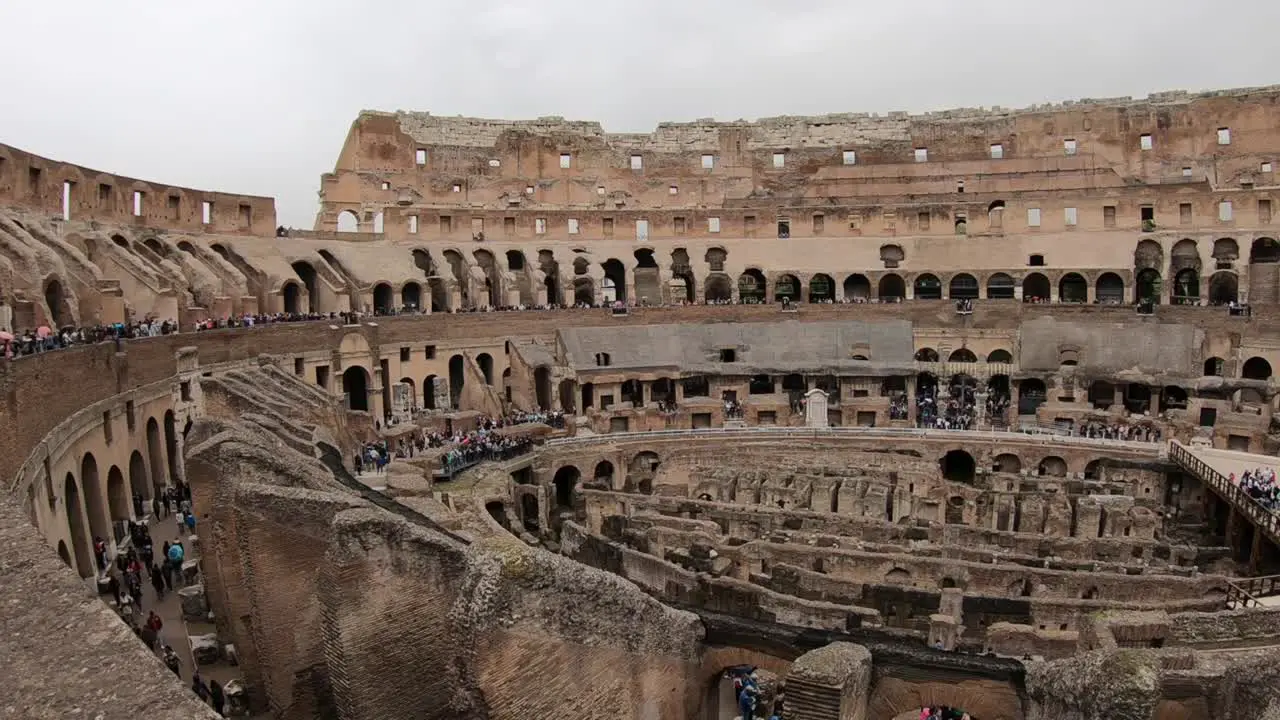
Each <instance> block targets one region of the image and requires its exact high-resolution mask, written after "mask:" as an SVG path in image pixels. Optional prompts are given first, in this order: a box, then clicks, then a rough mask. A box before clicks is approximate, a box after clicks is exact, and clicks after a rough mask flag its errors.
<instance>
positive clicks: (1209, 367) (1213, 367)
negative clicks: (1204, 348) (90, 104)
mask: <svg viewBox="0 0 1280 720" xmlns="http://www.w3.org/2000/svg"><path fill="white" fill-rule="evenodd" d="M1225 365H1226V361H1225V360H1223V359H1222V358H1220V357H1211V358H1209V359H1207V360H1205V361H1204V374H1205V375H1209V376H1214V377H1222V369H1223V367H1224V366H1225Z"/></svg>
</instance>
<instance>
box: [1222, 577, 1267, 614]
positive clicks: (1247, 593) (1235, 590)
mask: <svg viewBox="0 0 1280 720" xmlns="http://www.w3.org/2000/svg"><path fill="white" fill-rule="evenodd" d="M1276 595H1280V575H1267V576H1265V577H1255V578H1240V579H1238V580H1232V581H1231V582H1229V583H1227V607H1228V608H1230V609H1232V610H1240V609H1243V608H1251V607H1261V606H1262V602H1260V601H1261V599H1262V598H1268V597H1275V596H1276Z"/></svg>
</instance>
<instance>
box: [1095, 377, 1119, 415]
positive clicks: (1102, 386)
mask: <svg viewBox="0 0 1280 720" xmlns="http://www.w3.org/2000/svg"><path fill="white" fill-rule="evenodd" d="M1088 398H1089V404H1090V405H1092V406H1093V407H1094V408H1096V409H1098V410H1106V409H1107V408H1110V407H1111V406H1112V405H1114V404H1115V402H1116V386H1115V385H1112V384H1111V383H1109V382H1107V381H1105V380H1095V381H1094V382H1093V383H1091V384H1090V385H1089V392H1088Z"/></svg>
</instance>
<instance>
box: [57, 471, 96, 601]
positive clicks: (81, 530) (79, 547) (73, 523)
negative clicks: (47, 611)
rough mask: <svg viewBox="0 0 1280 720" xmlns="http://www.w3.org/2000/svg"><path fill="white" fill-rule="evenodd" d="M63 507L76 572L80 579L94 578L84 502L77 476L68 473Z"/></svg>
mask: <svg viewBox="0 0 1280 720" xmlns="http://www.w3.org/2000/svg"><path fill="white" fill-rule="evenodd" d="M62 506H63V509H64V511H65V512H66V515H67V530H68V532H69V533H70V534H71V549H72V551H73V553H74V556H75V565H74V566H73V567H75V569H76V571H77V572H79V573H80V577H82V578H88V577H93V575H94V573H95V572H96V570H97V568H96V567H95V565H94V562H93V549H92V548H93V543H92V541H91V540H90V538H89V533H88V532H87V530H88V529H87V528H86V527H85V522H84V511H85V507H84V500H83V499H82V498H81V497H80V488H79V486H77V485H76V476H75V475H72V474H71V473H67V478H66V480H65V481H64V482H63V485H62Z"/></svg>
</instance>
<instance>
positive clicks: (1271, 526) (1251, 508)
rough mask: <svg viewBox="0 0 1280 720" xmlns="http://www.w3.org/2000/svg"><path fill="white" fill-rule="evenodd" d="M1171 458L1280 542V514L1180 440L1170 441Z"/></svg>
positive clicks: (1267, 534) (1270, 537) (1270, 536)
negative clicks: (1269, 508)
mask: <svg viewBox="0 0 1280 720" xmlns="http://www.w3.org/2000/svg"><path fill="white" fill-rule="evenodd" d="M1169 457H1170V458H1172V459H1173V461H1174V462H1176V463H1177V464H1178V465H1181V466H1182V468H1183V469H1184V470H1186V471H1187V472H1189V473H1191V474H1192V475H1195V476H1196V477H1198V478H1200V480H1201V482H1203V483H1204V484H1206V485H1208V486H1209V487H1210V488H1212V489H1213V491H1214V492H1216V493H1217V494H1218V495H1219V496H1221V497H1222V499H1224V500H1226V501H1227V502H1229V503H1231V505H1232V506H1234V507H1235V508H1236V509H1237V510H1239V511H1240V512H1241V513H1243V514H1244V515H1245V517H1247V518H1249V520H1250V521H1251V522H1253V524H1254V526H1255V527H1256V528H1258V530H1260V531H1262V533H1263V534H1264V535H1266V536H1267V539H1269V540H1270V541H1271V542H1273V543H1275V544H1277V545H1280V515H1277V514H1276V513H1274V512H1272V511H1270V510H1268V509H1267V508H1265V507H1263V506H1262V505H1261V504H1260V503H1259V502H1258V501H1257V500H1254V499H1253V498H1252V497H1250V495H1249V493H1247V492H1245V491H1244V490H1242V489H1241V488H1240V486H1239V485H1236V484H1235V483H1233V482H1231V481H1230V480H1228V479H1227V478H1226V477H1223V475H1222V473H1220V472H1218V471H1217V470H1215V469H1213V467H1212V466H1211V465H1209V464H1208V463H1206V462H1205V461H1203V460H1201V459H1200V458H1199V457H1197V456H1196V455H1195V453H1193V452H1191V451H1190V450H1188V449H1187V448H1186V447H1184V446H1183V445H1181V444H1180V443H1178V442H1170V443H1169Z"/></svg>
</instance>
